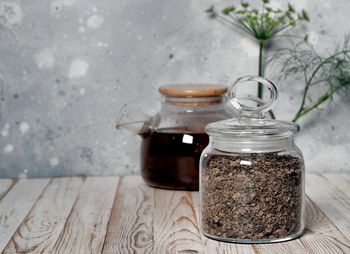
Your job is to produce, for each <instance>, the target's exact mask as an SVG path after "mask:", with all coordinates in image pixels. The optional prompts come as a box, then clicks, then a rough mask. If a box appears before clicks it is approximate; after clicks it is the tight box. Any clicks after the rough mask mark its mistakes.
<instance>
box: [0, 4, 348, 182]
mask: <svg viewBox="0 0 350 254" xmlns="http://www.w3.org/2000/svg"><path fill="white" fill-rule="evenodd" d="M233 2H235V3H238V2H239V1H237V0H236V1H233ZM292 2H293V3H295V6H296V7H297V9H301V8H305V9H307V10H308V11H309V13H310V17H311V20H312V22H311V23H309V24H307V25H306V26H305V27H299V28H298V31H300V32H301V33H303V32H306V31H308V32H309V34H310V39H311V42H312V43H313V44H314V45H315V47H317V48H318V49H319V50H320V51H321V52H328V51H331V49H332V48H334V45H335V44H336V43H338V42H339V41H341V40H342V38H343V36H344V34H345V33H347V32H350V27H349V10H350V1H348V0H341V1H326V0H323V1H322V0H321V1H320V0H312V1H311V0H310V1H306V0H302V1H300V0H299V1H296V0H294V1H292ZM212 3H215V4H217V5H220V4H221V5H222V4H224V5H225V3H224V1H209V0H203V1H199V0H198V1H188V0H176V1H173V0H118V1H113V0H99V1H93V0H31V1H25V0H7V1H0V56H1V58H0V134H1V135H0V177H16V176H19V177H26V176H27V177H37V176H58V175H81V174H84V175H85V174H88V175H112V174H128V173H136V172H138V171H139V142H140V138H139V137H138V136H136V135H133V134H131V133H128V132H127V131H116V130H115V128H114V124H115V122H116V119H117V118H118V112H119V111H120V109H121V108H122V106H123V105H125V104H127V105H129V106H132V108H134V109H138V108H139V109H142V112H145V113H148V114H150V115H151V114H154V113H155V112H156V111H157V110H158V108H159V95H158V92H157V87H158V86H159V85H160V84H162V83H166V82H232V81H233V80H234V79H235V78H237V77H238V76H240V75H246V74H255V73H256V69H257V64H256V58H257V53H258V50H257V47H256V45H255V43H254V42H253V41H251V40H250V39H248V38H246V37H245V36H242V35H241V34H239V33H237V32H234V31H231V30H230V29H228V28H227V27H224V26H222V25H221V24H219V23H217V22H215V21H212V20H210V19H208V18H207V16H206V15H205V13H204V10H205V9H206V8H207V7H208V6H209V5H210V4H212ZM285 4H286V2H283V1H279V3H277V2H275V3H274V5H281V6H282V7H283V6H285ZM270 54H271V52H270ZM267 77H269V78H270V79H272V80H277V77H278V73H275V72H269V71H268V72H267ZM280 88H281V89H282V93H281V94H282V96H281V100H280V102H279V104H278V105H277V108H276V113H277V117H278V118H280V119H285V120H290V119H291V118H292V116H293V114H295V112H296V110H297V107H296V105H297V103H298V102H299V101H300V99H301V95H300V94H301V89H302V86H301V84H300V82H298V81H289V82H286V83H285V84H280ZM323 108H324V109H323V110H321V111H318V112H314V113H313V114H309V115H308V116H307V117H306V118H305V119H303V120H302V121H301V125H302V127H303V130H302V132H301V134H300V135H299V136H298V138H297V144H298V145H299V146H300V148H301V149H302V150H303V152H304V155H305V158H306V163H307V170H309V171H325V170H328V171H345V170H350V166H349V163H348V160H349V159H348V157H349V156H348V154H349V153H350V142H349V141H350V133H349V126H350V120H349V117H350V115H349V101H348V100H346V98H335V99H334V101H333V102H330V103H328V105H327V107H326V105H325V106H324V107H323ZM136 112H137V111H136Z"/></svg>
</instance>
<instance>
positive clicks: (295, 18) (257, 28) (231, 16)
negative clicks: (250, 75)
mask: <svg viewBox="0 0 350 254" xmlns="http://www.w3.org/2000/svg"><path fill="white" fill-rule="evenodd" d="M206 12H207V13H208V15H209V17H211V18H214V19H217V20H219V21H221V22H224V23H226V24H229V25H232V26H233V27H235V28H237V29H239V30H241V31H243V32H244V33H246V34H248V35H249V36H250V37H252V38H254V39H255V40H256V41H257V42H258V44H259V63H258V75H259V76H264V61H263V51H264V48H265V43H266V41H268V40H271V39H272V38H273V37H274V36H276V35H277V34H279V33H281V32H282V31H284V30H286V29H287V28H290V27H293V26H296V25H297V24H299V23H300V22H303V21H309V20H310V19H309V15H308V14H307V12H306V11H305V10H302V11H301V12H297V11H296V10H295V8H294V6H293V5H292V4H290V3H288V6H287V9H286V10H282V9H279V8H273V7H271V6H270V3H269V0H262V7H261V9H260V10H258V9H255V8H252V7H251V6H250V4H249V3H248V2H243V1H242V2H241V4H240V6H234V5H231V6H227V7H226V8H224V9H223V10H222V11H221V12H218V11H216V9H215V7H214V6H213V5H212V6H210V7H209V8H208V9H207V10H206ZM262 89H263V88H262V85H261V84H259V86H258V97H259V98H262V95H263V90H262Z"/></svg>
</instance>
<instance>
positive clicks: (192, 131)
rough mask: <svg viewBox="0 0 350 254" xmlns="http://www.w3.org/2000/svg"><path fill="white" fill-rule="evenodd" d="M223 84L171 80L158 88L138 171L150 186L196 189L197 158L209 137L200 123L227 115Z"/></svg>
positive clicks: (228, 115)
mask: <svg viewBox="0 0 350 254" xmlns="http://www.w3.org/2000/svg"><path fill="white" fill-rule="evenodd" d="M226 91H227V86H225V85H215V84H171V85H164V86H161V87H160V88H159V92H160V93H161V94H162V103H161V110H160V112H159V113H158V114H157V115H156V116H155V117H154V118H152V120H151V121H150V122H149V124H148V126H147V128H146V129H147V131H143V134H142V137H143V140H142V143H141V175H142V177H143V179H144V181H145V182H146V183H147V184H149V185H150V186H153V187H158V188H166V189H179V190H198V188H199V159H200V155H201V153H202V151H203V149H204V148H205V147H206V146H207V145H208V142H209V138H208V135H207V134H206V133H205V132H204V127H205V126H206V125H207V124H208V123H210V122H215V121H219V120H223V119H227V118H231V117H232V114H230V113H229V112H227V111H226V109H225V106H224V102H225V97H226V96H225V95H226Z"/></svg>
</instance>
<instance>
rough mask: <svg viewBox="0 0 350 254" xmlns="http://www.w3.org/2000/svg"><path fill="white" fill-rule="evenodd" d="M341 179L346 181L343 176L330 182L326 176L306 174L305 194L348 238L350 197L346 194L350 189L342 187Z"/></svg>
mask: <svg viewBox="0 0 350 254" xmlns="http://www.w3.org/2000/svg"><path fill="white" fill-rule="evenodd" d="M342 179H346V178H345V176H343V177H342V176H339V178H337V179H336V180H335V179H333V182H331V181H330V180H328V179H327V176H323V175H320V174H308V175H307V177H306V193H307V194H308V196H309V197H310V198H311V199H312V201H313V202H315V204H316V205H317V206H318V207H319V208H320V209H321V210H322V212H323V213H325V215H326V216H327V217H328V218H329V219H330V220H331V221H332V222H333V223H334V224H335V225H336V226H337V228H338V229H340V231H342V232H343V234H344V235H345V236H346V237H347V238H349V236H350V197H349V196H348V195H347V194H346V193H348V191H349V188H350V187H348V185H343V184H344V182H343V180H342ZM347 179H349V178H347ZM342 185H343V186H342Z"/></svg>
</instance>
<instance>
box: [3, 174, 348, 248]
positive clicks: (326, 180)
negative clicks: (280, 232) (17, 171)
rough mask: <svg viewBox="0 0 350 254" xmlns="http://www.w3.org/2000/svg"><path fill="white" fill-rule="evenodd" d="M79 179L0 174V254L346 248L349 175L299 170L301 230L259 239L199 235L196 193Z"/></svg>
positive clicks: (136, 180)
mask: <svg viewBox="0 0 350 254" xmlns="http://www.w3.org/2000/svg"><path fill="white" fill-rule="evenodd" d="M84 179H85V178H80V177H73V178H53V179H52V180H50V179H30V180H24V179H21V180H19V181H18V182H17V183H16V180H14V181H11V180H7V179H3V180H1V179H0V196H1V195H2V199H0V253H101V252H103V253H156V254H158V253H161V254H163V253H170V254H172V253H208V254H212V253H213V254H216V253H219V254H224V253H225V254H231V253H233V254H263V253H269V254H270V253H272V254H274V253H278V254H279V253H298V254H299V253H314V254H316V253H317V254H319V253H321V254H322V253H350V239H349V238H350V237H349V235H350V234H348V233H349V232H350V226H349V224H350V201H349V200H350V174H307V176H306V191H307V193H308V195H309V196H310V198H307V202H306V226H307V230H306V232H305V234H304V235H303V236H302V237H300V238H299V239H296V240H293V241H289V242H284V243H276V244H260V245H258V244H256V245H248V244H232V243H224V242H218V241H214V240H211V239H209V238H206V237H204V236H203V235H202V234H200V229H199V226H198V225H200V223H199V193H198V192H184V191H169V190H161V189H154V188H150V187H148V186H146V185H145V184H144V182H143V181H142V179H141V178H140V177H139V176H125V177H121V178H118V177H88V178H86V179H85V180H84Z"/></svg>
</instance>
